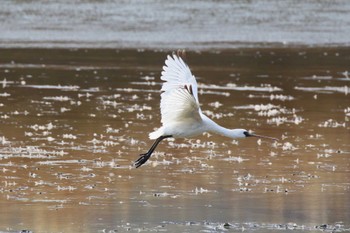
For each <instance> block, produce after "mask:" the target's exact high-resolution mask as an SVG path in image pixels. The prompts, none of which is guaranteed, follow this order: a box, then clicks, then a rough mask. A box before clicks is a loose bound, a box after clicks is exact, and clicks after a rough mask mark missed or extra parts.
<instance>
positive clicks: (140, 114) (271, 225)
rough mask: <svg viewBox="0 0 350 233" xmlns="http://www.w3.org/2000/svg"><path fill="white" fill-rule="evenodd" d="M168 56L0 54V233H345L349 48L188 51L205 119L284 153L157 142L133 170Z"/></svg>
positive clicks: (230, 143) (239, 144)
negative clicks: (248, 132) (285, 232)
mask: <svg viewBox="0 0 350 233" xmlns="http://www.w3.org/2000/svg"><path fill="white" fill-rule="evenodd" d="M167 54H168V52H163V51H147V50H146V51H143V50H139V51H135V50H112V49H105V50H103V49H74V50H67V49H1V51H0V121H1V127H0V144H1V147H0V180H1V186H0V213H1V216H2V217H1V218H0V230H1V231H19V230H30V231H33V232H113V230H118V231H126V230H132V231H139V230H140V231H142V230H145V231H166V232H198V231H203V232H223V231H229V232H236V231H237V232H240V231H248V232H249V231H253V230H259V232H273V231H275V232H280V231H281V230H288V229H293V230H294V232H313V231H322V230H325V231H327V232H331V231H333V232H342V231H343V232H345V231H348V230H349V229H350V223H349V219H350V211H349V208H348V207H349V205H350V195H349V194H350V166H349V165H350V164H349V156H350V144H349V142H350V131H349V130H350V125H349V118H350V101H349V100H350V98H349V88H350V78H349V75H348V71H349V68H350V67H349V59H350V49H349V48H347V47H343V48H341V47H340V48H304V47H299V48H265V49H264V48H254V49H253V48H252V49H235V50H223V51H216V52H196V51H188V60H189V65H190V67H191V69H192V71H193V73H194V74H195V75H196V76H197V77H198V82H199V90H200V91H199V99H200V102H201V104H202V105H201V108H202V110H204V112H205V114H207V115H208V116H210V117H211V118H212V119H214V120H215V121H217V122H219V123H220V124H222V125H224V126H226V127H231V128H236V127H239V128H247V129H251V130H254V131H255V132H256V133H258V134H263V135H269V136H273V137H278V138H280V140H279V141H278V142H270V141H261V140H256V139H244V140H240V141H237V140H231V139H227V138H224V137H222V136H217V135H211V134H205V135H203V136H200V137H198V138H193V139H177V140H167V141H164V142H162V143H161V144H160V146H159V147H158V148H157V151H156V152H155V154H154V155H153V156H152V157H151V159H150V160H149V162H148V163H147V164H146V165H144V166H142V167H141V168H138V169H135V168H133V167H132V166H131V164H132V162H133V161H134V160H136V159H137V158H138V155H139V154H140V153H143V152H145V151H147V150H148V148H149V147H150V145H151V144H152V141H150V140H149V139H148V132H150V131H152V130H153V129H154V128H156V127H158V126H159V125H160V115H159V98H160V96H159V94H160V93H159V89H160V84H161V83H160V80H159V75H160V71H161V67H162V65H163V62H164V59H165V57H166V55H167Z"/></svg>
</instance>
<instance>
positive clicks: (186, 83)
mask: <svg viewBox="0 0 350 233" xmlns="http://www.w3.org/2000/svg"><path fill="white" fill-rule="evenodd" d="M178 54H182V55H183V56H184V52H183V53H178ZM160 79H161V80H163V81H166V82H165V83H163V86H162V91H164V92H166V91H169V90H172V89H178V88H183V87H187V88H188V90H189V91H191V94H192V95H193V96H194V98H195V100H196V101H197V103H198V87H197V81H196V78H195V77H194V76H193V75H192V73H191V70H190V68H189V67H188V65H187V64H186V63H185V62H184V60H183V59H182V58H181V56H180V55H176V54H173V56H170V55H168V57H167V59H166V60H165V65H164V66H163V71H162V76H161V77H160Z"/></svg>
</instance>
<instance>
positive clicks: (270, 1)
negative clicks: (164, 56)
mask: <svg viewBox="0 0 350 233" xmlns="http://www.w3.org/2000/svg"><path fill="white" fill-rule="evenodd" d="M349 11H350V2H349V1H348V0H322V1H318V0H310V1H300V0H284V1H279V0H254V1H242V0H241V1H217V0H206V1H191V2H188V1H181V0H173V1H171V2H167V3H166V4H165V3H164V2H163V1H158V0H129V1H120V0H118V1H116V0H108V1H106V0H104V1H94V0H88V1H74V2H71V1H67V0H61V1H49V0H42V1H5V2H4V3H3V4H2V5H1V7H0V21H1V23H0V31H1V33H0V47H28V46H31V47H40V48H42V47H50V48H51V47H54V48H56V47H64V48H66V47H73V48H76V47H84V48H86V47H92V48H96V47H99V48H106V47H107V48H156V49H159V48H165V49H169V48H184V47H185V48H191V49H193V48H201V49H203V48H206V49H208V48H221V49H225V48H236V47H242V46H243V47H247V46H254V47H256V45H258V46H259V47H260V46H264V45H266V44H288V45H291V44H303V45H318V46H320V45H349V31H350V26H349V25H350V15H349Z"/></svg>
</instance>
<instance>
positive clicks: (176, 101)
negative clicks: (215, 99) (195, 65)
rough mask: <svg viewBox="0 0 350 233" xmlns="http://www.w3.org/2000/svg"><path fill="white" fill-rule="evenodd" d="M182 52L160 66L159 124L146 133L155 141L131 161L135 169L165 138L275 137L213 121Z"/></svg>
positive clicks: (144, 161)
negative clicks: (209, 134) (207, 135)
mask: <svg viewBox="0 0 350 233" xmlns="http://www.w3.org/2000/svg"><path fill="white" fill-rule="evenodd" d="M185 60H186V59H185V51H184V50H179V51H178V52H177V53H176V54H175V53H173V54H172V56H171V55H168V57H167V59H166V60H165V65H164V66H163V71H162V74H161V78H160V79H161V80H163V81H165V82H164V83H163V85H162V89H161V101H160V112H161V123H162V126H161V127H160V128H158V129H157V130H155V131H154V132H152V133H150V134H149V138H150V139H155V142H154V143H153V145H152V146H151V148H150V149H149V150H148V151H147V153H144V154H141V155H140V158H139V159H138V160H136V161H135V162H134V166H135V167H136V168H138V167H140V166H141V165H142V164H144V163H146V162H147V160H148V159H149V158H150V157H151V155H152V153H153V152H154V150H155V149H156V147H157V146H158V144H159V143H160V142H161V141H162V140H163V139H165V138H170V137H173V138H188V137H194V136H197V135H200V134H202V133H204V132H212V133H216V134H220V135H223V136H226V137H229V138H246V137H259V138H267V139H272V140H277V139H276V138H272V137H268V136H262V135H257V134H253V133H250V132H249V131H248V130H245V129H227V128H225V127H222V126H220V125H218V124H217V123H215V122H214V121H213V120H211V119H210V118H209V117H207V116H206V115H204V114H203V113H202V111H201V108H200V105H199V101H198V85H197V81H196V78H195V77H194V76H193V75H192V73H191V70H190V68H189V67H188V65H187V64H186V62H185Z"/></svg>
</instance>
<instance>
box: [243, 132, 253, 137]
mask: <svg viewBox="0 0 350 233" xmlns="http://www.w3.org/2000/svg"><path fill="white" fill-rule="evenodd" d="M243 134H244V135H245V136H246V137H251V136H253V135H252V134H250V133H249V132H248V131H244V132H243Z"/></svg>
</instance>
